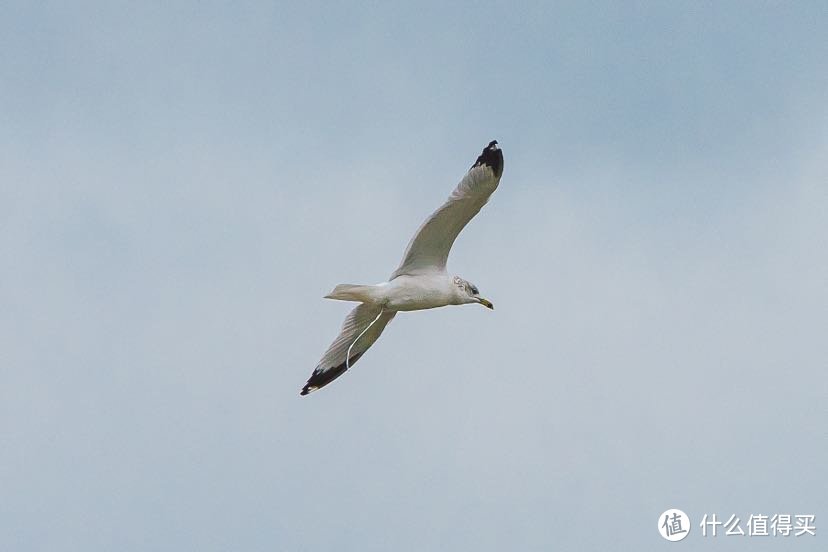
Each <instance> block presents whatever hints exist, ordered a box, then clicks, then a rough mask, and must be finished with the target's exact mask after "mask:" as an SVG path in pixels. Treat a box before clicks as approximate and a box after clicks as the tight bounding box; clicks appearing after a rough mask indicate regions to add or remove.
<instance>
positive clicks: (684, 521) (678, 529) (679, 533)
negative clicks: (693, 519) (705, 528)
mask: <svg viewBox="0 0 828 552" xmlns="http://www.w3.org/2000/svg"><path fill="white" fill-rule="evenodd" d="M658 532H659V533H660V534H661V536H662V537H664V538H665V539H667V540H668V541H671V542H675V541H680V540H681V539H683V538H684V537H686V536H687V535H688V533H690V516H688V515H687V514H685V513H684V512H682V511H681V510H676V509H675V508H670V509H669V510H667V511H665V512H662V513H661V515H660V516H658Z"/></svg>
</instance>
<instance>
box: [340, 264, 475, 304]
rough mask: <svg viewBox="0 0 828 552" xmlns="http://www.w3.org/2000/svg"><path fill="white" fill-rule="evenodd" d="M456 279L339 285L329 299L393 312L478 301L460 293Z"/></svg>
mask: <svg viewBox="0 0 828 552" xmlns="http://www.w3.org/2000/svg"><path fill="white" fill-rule="evenodd" d="M455 278H457V277H456V276H455V277H452V276H449V275H448V274H447V273H445V272H434V273H432V274H422V275H420V276H407V275H402V276H397V277H396V278H394V279H393V280H391V281H390V282H382V283H379V284H375V285H373V286H360V285H351V284H339V285H338V286H336V287H335V288H334V290H333V291H332V292H331V293H330V294H328V295H326V296H325V298H326V299H338V300H340V301H359V302H361V303H369V304H374V305H379V306H381V307H383V308H385V309H386V310H392V311H415V310H426V309H435V308H437V307H444V306H446V305H462V304H463V303H473V302H476V301H473V300H469V296H468V295H467V294H465V293H461V292H460V288H458V287H457V285H456V284H455Z"/></svg>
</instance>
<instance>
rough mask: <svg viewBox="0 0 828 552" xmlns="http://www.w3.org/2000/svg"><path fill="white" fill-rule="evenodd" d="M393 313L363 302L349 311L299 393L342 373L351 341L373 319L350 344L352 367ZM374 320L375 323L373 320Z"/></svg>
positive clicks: (326, 383) (329, 380)
mask: <svg viewBox="0 0 828 552" xmlns="http://www.w3.org/2000/svg"><path fill="white" fill-rule="evenodd" d="M380 313H381V314H380ZM396 314H397V313H396V312H395V311H389V310H382V307H381V306H380V305H371V304H367V303H362V304H360V305H359V306H358V307H356V308H355V309H354V310H352V311H351V312H350V313H349V314H348V316H347V317H345V322H343V323H342V330H340V332H339V336H338V337H337V338H336V339H335V340H334V342H333V343H331V346H330V347H328V350H327V351H325V354H324V355H322V360H320V361H319V364H318V365H317V366H316V369H315V370H314V371H313V374H311V377H310V379H309V380H308V382H307V383H306V384H305V387H303V388H302V393H301V394H302V395H307V394H308V393H312V392H314V391H316V390H317V389H320V388H322V387H324V386H326V385H328V384H329V383H331V382H332V381H333V380H335V379H336V378H338V377H339V376H341V375H342V374H344V373H345V370H346V364H345V355H346V353H347V352H348V347H351V344H352V343H353V342H354V340H355V339H357V337H358V336H359V335H360V334H361V333H362V332H363V331H364V330H365V328H367V327H368V326H369V325H370V324H371V323H372V322H373V325H372V326H371V328H370V329H369V330H368V331H366V332H365V333H364V334H363V335H362V337H360V338H359V341H357V343H356V344H354V346H353V347H351V356H350V358H349V359H348V364H349V365H350V366H353V365H354V363H355V362H356V361H357V360H359V358H360V357H361V356H362V355H363V354H364V353H365V351H367V350H368V349H369V348H370V347H371V345H373V344H374V342H375V341H376V340H377V339H379V336H380V334H382V330H384V329H385V326H386V325H388V323H389V322H391V319H392V318H394V316H395V315H396ZM375 320H376V322H374V321H375Z"/></svg>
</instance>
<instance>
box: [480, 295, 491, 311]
mask: <svg viewBox="0 0 828 552" xmlns="http://www.w3.org/2000/svg"><path fill="white" fill-rule="evenodd" d="M477 302H478V303H480V304H481V305H483V306H484V307H489V308H490V309H492V310H494V305H492V303H491V301H489V300H488V299H483V298H482V297H478V298H477Z"/></svg>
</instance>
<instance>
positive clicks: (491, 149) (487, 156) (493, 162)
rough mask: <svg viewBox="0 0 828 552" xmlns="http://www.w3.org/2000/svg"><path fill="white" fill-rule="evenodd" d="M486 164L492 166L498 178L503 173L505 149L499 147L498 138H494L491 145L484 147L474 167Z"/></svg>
mask: <svg viewBox="0 0 828 552" xmlns="http://www.w3.org/2000/svg"><path fill="white" fill-rule="evenodd" d="M481 165H486V166H487V167H491V168H492V171H493V172H494V173H495V176H496V177H497V178H500V176H501V175H502V174H503V151H501V149H500V148H499V147H497V140H492V141H491V142H489V145H488V146H486V147H485V148H483V153H481V154H480V156H479V157H478V158H477V161H475V162H474V165H472V168H475V167H479V166H481Z"/></svg>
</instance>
